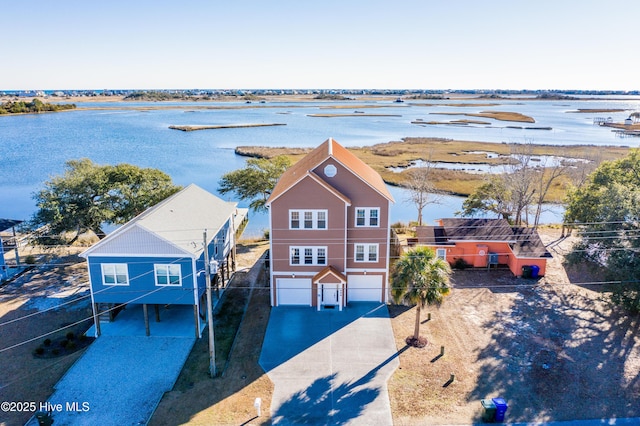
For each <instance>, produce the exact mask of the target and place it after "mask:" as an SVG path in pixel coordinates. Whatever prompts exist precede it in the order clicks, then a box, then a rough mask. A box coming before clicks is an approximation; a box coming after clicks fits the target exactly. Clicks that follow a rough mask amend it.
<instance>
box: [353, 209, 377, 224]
mask: <svg viewBox="0 0 640 426" xmlns="http://www.w3.org/2000/svg"><path fill="white" fill-rule="evenodd" d="M356 226H360V227H365V226H369V227H378V226H380V209H379V208H378V207H358V208H356Z"/></svg>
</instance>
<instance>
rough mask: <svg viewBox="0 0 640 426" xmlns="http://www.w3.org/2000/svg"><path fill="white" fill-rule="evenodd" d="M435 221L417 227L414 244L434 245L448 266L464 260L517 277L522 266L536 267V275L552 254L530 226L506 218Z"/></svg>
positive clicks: (545, 266)
mask: <svg viewBox="0 0 640 426" xmlns="http://www.w3.org/2000/svg"><path fill="white" fill-rule="evenodd" d="M438 222H439V224H438V225H437V226H418V227H416V238H415V239H414V240H415V241H414V244H418V245H425V246H428V247H431V248H433V249H434V250H435V252H436V255H437V256H438V257H441V258H442V259H444V260H446V261H447V262H449V263H450V264H451V265H455V263H456V261H458V260H464V262H465V263H466V264H468V265H470V266H473V267H476V268H487V267H491V266H495V267H498V266H506V267H508V268H509V269H510V270H511V272H512V273H513V274H514V275H516V276H521V275H523V272H524V271H523V269H522V268H523V267H535V271H536V272H535V277H537V276H543V275H544V274H545V272H546V269H547V259H549V258H551V254H550V253H549V252H548V251H547V249H546V247H545V245H544V243H543V242H542V240H541V239H540V236H539V235H538V233H537V232H536V230H535V229H533V228H527V227H523V226H511V225H510V224H509V222H507V220H506V219H486V218H469V219H466V218H460V219H458V218H456V219H440V220H439V221H438ZM535 277H534V278H535Z"/></svg>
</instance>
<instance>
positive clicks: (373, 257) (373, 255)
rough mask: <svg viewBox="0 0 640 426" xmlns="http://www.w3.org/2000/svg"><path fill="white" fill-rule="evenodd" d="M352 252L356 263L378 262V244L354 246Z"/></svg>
mask: <svg viewBox="0 0 640 426" xmlns="http://www.w3.org/2000/svg"><path fill="white" fill-rule="evenodd" d="M354 252H355V255H354V257H355V261H356V262H377V261H378V244H356V245H355V249H354Z"/></svg>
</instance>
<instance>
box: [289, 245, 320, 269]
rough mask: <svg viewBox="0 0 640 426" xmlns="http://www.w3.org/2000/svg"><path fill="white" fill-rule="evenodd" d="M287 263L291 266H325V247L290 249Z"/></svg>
mask: <svg viewBox="0 0 640 426" xmlns="http://www.w3.org/2000/svg"><path fill="white" fill-rule="evenodd" d="M289 256H290V257H289V263H290V264H291V265H326V264H327V248H326V247H313V246H307V247H300V246H298V247H290V249H289Z"/></svg>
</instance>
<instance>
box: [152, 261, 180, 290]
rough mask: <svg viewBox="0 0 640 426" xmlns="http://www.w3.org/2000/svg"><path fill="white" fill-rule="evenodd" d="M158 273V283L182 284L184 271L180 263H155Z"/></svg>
mask: <svg viewBox="0 0 640 426" xmlns="http://www.w3.org/2000/svg"><path fill="white" fill-rule="evenodd" d="M153 267H154V269H155V275H156V285H181V284H180V283H181V281H182V271H181V269H180V265H177V264H169V265H162V264H158V265H153Z"/></svg>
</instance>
